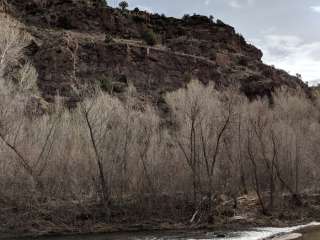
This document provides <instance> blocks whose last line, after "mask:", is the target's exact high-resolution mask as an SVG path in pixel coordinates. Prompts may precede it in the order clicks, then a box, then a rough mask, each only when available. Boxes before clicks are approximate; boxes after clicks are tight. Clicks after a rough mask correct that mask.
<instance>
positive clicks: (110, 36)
mask: <svg viewBox="0 0 320 240" xmlns="http://www.w3.org/2000/svg"><path fill="white" fill-rule="evenodd" d="M104 42H105V43H112V42H113V37H112V35H111V34H109V33H106V35H105V39H104Z"/></svg>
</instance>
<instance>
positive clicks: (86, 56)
mask: <svg viewBox="0 0 320 240" xmlns="http://www.w3.org/2000/svg"><path fill="white" fill-rule="evenodd" d="M2 10H3V11H5V12H6V13H7V14H9V15H11V16H13V17H14V18H15V19H18V20H19V21H20V22H22V23H24V25H25V27H26V30H27V31H28V32H29V33H30V34H31V35H32V37H33V40H32V42H30V45H29V47H28V48H27V49H26V51H25V57H26V58H27V59H28V60H30V61H31V62H32V63H33V65H34V66H35V68H36V70H37V72H38V74H39V83H38V85H39V87H40V89H41V91H42V93H43V96H44V98H45V99H46V100H49V101H52V99H53V97H54V96H55V95H56V94H57V93H59V95H61V96H62V97H64V98H65V100H66V101H67V102H69V104H72V103H74V102H77V101H78V99H77V98H76V97H75V95H74V94H73V90H72V85H73V84H74V82H73V81H74V77H72V76H73V68H74V66H75V67H76V77H77V79H78V80H79V81H80V82H81V83H93V82H96V81H100V83H102V85H103V86H104V87H105V88H107V90H111V89H112V91H113V92H114V93H122V92H124V91H125V89H126V87H127V86H128V83H133V85H134V86H135V87H136V88H137V90H138V92H139V93H140V95H141V99H143V100H144V99H148V100H151V101H152V102H153V103H155V104H158V105H161V104H162V103H163V99H162V96H163V94H164V93H165V92H167V91H172V90H176V89H178V88H181V87H183V86H185V85H186V83H187V82H189V80H190V79H191V78H196V79H199V80H200V81H201V82H203V83H208V82H209V81H214V82H215V83H216V86H218V87H219V86H229V85H230V84H236V85H240V86H241V90H242V91H243V92H244V93H245V94H246V95H247V96H248V97H254V96H257V95H258V96H265V95H267V96H270V93H271V92H272V91H274V89H276V88H279V87H281V86H288V87H290V88H297V87H302V88H304V89H305V90H306V91H308V90H307V86H306V85H304V84H303V82H302V81H301V80H300V79H298V78H296V77H293V76H290V75H289V74H287V73H286V72H285V71H282V70H278V69H275V68H274V67H272V66H267V65H265V64H263V63H262V61H261V58H262V52H261V51H260V50H259V49H257V48H256V47H254V46H252V45H250V44H248V43H246V41H245V39H244V38H243V37H242V36H241V35H239V34H237V33H236V31H235V30H234V28H233V27H231V26H228V25H226V24H224V23H223V22H222V21H220V20H217V21H215V20H213V19H210V18H207V17H204V16H199V15H194V16H185V17H184V18H183V19H176V18H169V17H165V16H164V15H158V14H149V13H147V12H142V11H138V9H135V10H134V11H127V10H125V11H121V10H120V9H114V8H110V7H107V6H105V4H104V3H103V2H102V0H96V1H93V0H91V1H85V0H83V1H72V0H68V1H66V0H50V1H21V0H10V1H8V0H2ZM150 32H151V33H155V36H156V40H157V43H156V44H155V45H153V46H150V45H147V44H146V43H145V41H144V39H145V37H144V36H145V34H148V33H150ZM75 51H76V52H75ZM74 64H75V65H74Z"/></svg>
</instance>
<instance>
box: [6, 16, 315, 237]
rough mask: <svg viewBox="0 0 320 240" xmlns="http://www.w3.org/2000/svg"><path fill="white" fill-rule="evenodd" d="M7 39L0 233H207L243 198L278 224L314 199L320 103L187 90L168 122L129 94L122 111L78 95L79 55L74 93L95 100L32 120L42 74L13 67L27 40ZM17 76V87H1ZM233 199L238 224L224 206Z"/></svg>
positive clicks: (295, 95) (283, 93)
mask: <svg viewBox="0 0 320 240" xmlns="http://www.w3.org/2000/svg"><path fill="white" fill-rule="evenodd" d="M0 31H1V32H2V33H4V34H1V35H0V56H1V58H0V70H1V75H0V80H1V88H0V139H1V142H0V156H1V163H0V178H1V183H0V193H1V196H0V204H1V207H3V208H4V209H5V210H4V211H3V212H2V213H1V214H0V219H1V222H2V224H3V225H2V226H1V228H2V230H8V229H15V230H20V231H21V230H26V229H28V231H30V229H41V230H43V231H55V228H56V229H64V230H65V231H76V230H75V229H77V230H79V229H80V228H82V230H83V229H84V228H83V226H84V225H85V226H86V227H87V229H85V230H87V231H92V230H93V229H96V228H97V223H113V224H116V223H123V222H125V223H136V222H142V221H148V220H149V221H151V220H153V221H155V218H157V220H159V221H162V222H183V223H188V222H189V223H191V224H196V223H201V222H211V223H212V222H214V221H218V219H219V217H221V215H223V216H229V217H230V216H233V215H236V214H238V213H241V212H242V209H241V207H240V205H241V201H240V200H241V198H239V197H241V196H242V195H244V194H247V193H252V192H254V193H255V194H256V195H257V199H258V201H259V206H260V207H261V210H262V213H263V214H265V215H270V214H271V215H272V214H274V213H275V212H277V211H278V212H279V211H280V210H281V209H284V208H285V207H287V206H288V205H290V204H291V205H290V206H297V207H298V206H301V205H302V204H304V199H303V198H302V196H303V194H305V193H306V192H307V191H312V192H316V191H317V190H318V189H317V184H316V183H317V182H318V181H319V172H320V169H319V164H318V159H319V154H320V152H319V141H320V139H319V134H318V133H319V130H320V124H319V110H320V109H319V106H318V104H317V102H319V101H315V102H311V100H309V99H308V98H307V97H306V96H305V95H304V93H303V91H301V92H299V91H295V92H289V91H288V90H286V89H282V90H279V91H278V92H275V93H274V94H273V95H272V97H271V99H272V101H270V99H269V98H268V99H264V98H257V99H255V100H252V101H249V100H248V99H247V98H246V97H245V96H243V95H242V94H241V93H240V92H239V90H238V89H237V88H232V89H231V88H228V89H224V90H220V91H217V90H216V88H215V87H214V85H213V84H208V85H207V86H205V85H203V84H202V83H200V82H199V81H191V82H190V83H189V84H188V86H187V87H186V88H183V89H180V90H177V91H175V92H171V93H168V94H167V95H166V96H165V99H166V104H167V105H168V106H169V109H170V116H171V119H170V121H167V122H165V123H164V122H163V120H162V119H160V117H159V116H158V113H157V111H156V110H155V109H154V107H153V106H151V105H149V104H148V103H142V102H141V101H139V99H138V98H137V97H136V95H137V94H136V93H135V90H134V88H133V87H130V88H129V90H128V92H127V94H126V96H125V97H124V100H123V101H120V100H119V99H118V98H116V97H113V96H111V95H109V94H107V93H105V92H102V91H101V90H100V89H99V88H96V87H90V88H89V86H87V87H86V88H83V87H82V88H80V87H79V84H78V82H77V81H78V79H77V67H78V66H77V46H76V45H74V46H69V49H70V55H71V56H72V59H73V67H74V71H73V75H72V76H70V78H71V79H72V81H74V88H73V89H74V92H75V94H77V95H78V96H79V97H80V98H84V97H85V96H90V97H88V98H86V99H85V100H84V101H82V102H81V103H79V104H78V106H77V107H76V108H75V109H73V110H68V109H65V108H64V107H63V103H62V102H61V100H60V99H59V97H57V99H56V102H55V103H54V104H51V105H50V106H49V105H48V108H47V109H46V111H45V113H43V112H41V114H39V112H38V111H36V113H37V114H34V113H30V111H28V106H29V105H30V104H31V105H32V104H34V102H33V101H32V100H33V99H35V98H36V99H38V98H40V97H39V96H38V95H37V88H36V87H35V84H36V79H37V73H36V71H35V70H34V68H33V67H32V66H31V64H29V63H23V64H22V63H17V62H16V61H17V59H19V54H20V53H21V50H22V49H23V47H24V46H25V39H26V36H24V34H22V32H21V31H20V30H19V28H18V25H14V24H13V25H12V22H10V23H9V22H8V24H1V30H0ZM13 65H15V66H17V68H18V69H19V70H17V71H16V75H15V76H16V77H15V79H16V82H15V83H11V82H8V81H6V80H5V75H6V72H7V71H8V68H10V66H13ZM88 89H90V91H89V90H88ZM84 94H85V95H84ZM168 122H169V123H168ZM288 196H289V197H288ZM229 200H230V201H231V202H232V204H233V208H231V209H230V208H229V211H232V212H231V213H230V212H229V213H228V212H226V209H225V208H223V207H221V206H223V205H221V202H222V203H223V204H225V205H226V204H227V203H228V201H229ZM223 211H224V212H223ZM58 226H59V227H60V228H59V227H58ZM93 226H95V228H94V227H93Z"/></svg>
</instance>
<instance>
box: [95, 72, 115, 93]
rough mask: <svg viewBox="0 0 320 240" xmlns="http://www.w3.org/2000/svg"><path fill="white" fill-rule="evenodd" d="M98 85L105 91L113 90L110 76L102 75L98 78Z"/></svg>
mask: <svg viewBox="0 0 320 240" xmlns="http://www.w3.org/2000/svg"><path fill="white" fill-rule="evenodd" d="M98 85H99V87H100V88H101V89H102V90H103V91H105V92H108V93H111V92H112V90H113V84H112V79H111V77H110V76H106V75H103V76H102V77H101V78H100V79H99V80H98Z"/></svg>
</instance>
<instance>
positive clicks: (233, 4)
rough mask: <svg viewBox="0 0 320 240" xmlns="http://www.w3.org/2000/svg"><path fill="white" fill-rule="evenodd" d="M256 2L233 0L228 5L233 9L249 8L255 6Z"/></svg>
mask: <svg viewBox="0 0 320 240" xmlns="http://www.w3.org/2000/svg"><path fill="white" fill-rule="evenodd" d="M255 2H256V0H231V1H229V2H228V5H229V6H230V7H232V8H243V7H247V6H253V5H254V4H255Z"/></svg>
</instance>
